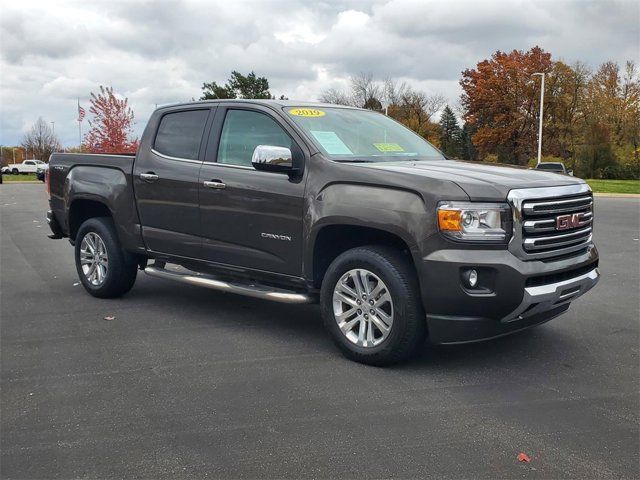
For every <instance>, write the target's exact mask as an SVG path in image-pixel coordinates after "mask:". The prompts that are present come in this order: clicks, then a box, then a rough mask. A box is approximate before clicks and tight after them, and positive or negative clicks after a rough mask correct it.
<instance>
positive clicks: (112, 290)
mask: <svg viewBox="0 0 640 480" xmlns="http://www.w3.org/2000/svg"><path fill="white" fill-rule="evenodd" d="M91 232H93V233H95V234H97V235H98V236H99V237H100V239H101V240H102V241H103V243H104V246H105V247H106V253H107V257H108V268H107V269H106V276H105V277H104V280H103V281H102V283H100V284H99V285H94V284H92V283H91V282H90V281H89V279H88V278H87V276H86V275H85V274H84V272H83V270H82V264H81V261H80V250H81V245H82V240H83V239H84V237H85V236H86V235H87V234H89V233H91ZM75 258H76V270H77V271H78V277H79V278H80V282H82V285H83V286H84V288H85V290H86V291H87V292H89V294H91V295H93V296H94V297H98V298H116V297H121V296H122V295H124V294H125V293H127V292H128V291H129V290H131V288H132V287H133V284H134V283H135V281H136V274H137V273H138V265H137V262H136V260H135V258H134V256H133V255H131V254H129V253H127V252H125V251H124V250H123V249H122V247H121V246H120V241H119V240H118V236H117V234H116V228H115V225H114V224H113V220H112V219H111V218H109V217H97V218H90V219H89V220H86V221H85V222H84V223H83V224H82V225H80V228H79V229H78V234H77V235H76V241H75Z"/></svg>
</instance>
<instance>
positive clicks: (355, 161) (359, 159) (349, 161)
mask: <svg viewBox="0 0 640 480" xmlns="http://www.w3.org/2000/svg"><path fill="white" fill-rule="evenodd" d="M336 161H337V162H340V163H372V162H373V160H364V159H362V158H351V159H348V160H336Z"/></svg>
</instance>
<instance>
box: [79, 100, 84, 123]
mask: <svg viewBox="0 0 640 480" xmlns="http://www.w3.org/2000/svg"><path fill="white" fill-rule="evenodd" d="M84 115H85V111H84V108H82V107H81V106H80V101H78V121H79V122H81V121H82V120H84Z"/></svg>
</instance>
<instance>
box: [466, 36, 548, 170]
mask: <svg viewBox="0 0 640 480" xmlns="http://www.w3.org/2000/svg"><path fill="white" fill-rule="evenodd" d="M551 66H552V62H551V54H549V53H547V52H545V51H544V50H542V49H541V48H539V47H533V48H532V49H531V50H529V51H528V52H523V51H520V50H513V51H512V52H511V53H503V52H501V51H497V52H496V53H494V54H493V55H492V56H491V58H490V59H488V60H483V61H481V62H479V63H478V64H477V66H476V68H475V69H467V70H465V71H464V72H463V73H462V79H461V80H460V85H461V87H462V90H463V94H462V97H461V103H462V106H463V107H464V111H465V114H464V119H465V121H466V122H468V123H469V124H471V125H472V126H473V127H474V128H475V129H476V132H475V134H474V136H473V142H474V144H475V146H476V148H477V149H478V151H479V154H480V155H481V156H482V157H484V156H486V155H487V154H489V153H493V154H498V156H499V157H500V159H501V160H503V161H506V162H508V163H516V164H520V165H526V164H527V162H528V160H529V157H530V156H531V155H532V154H533V153H534V152H535V145H536V137H537V128H536V127H537V111H538V108H539V106H538V105H539V103H538V95H539V92H540V90H539V89H540V83H539V82H536V81H535V80H534V79H533V78H532V75H533V74H534V73H537V72H545V73H548V72H549V71H550V69H551Z"/></svg>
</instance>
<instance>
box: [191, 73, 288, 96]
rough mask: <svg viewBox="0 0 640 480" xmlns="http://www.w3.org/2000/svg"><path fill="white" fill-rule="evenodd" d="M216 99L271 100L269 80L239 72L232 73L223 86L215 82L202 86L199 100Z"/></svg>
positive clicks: (253, 74)
mask: <svg viewBox="0 0 640 480" xmlns="http://www.w3.org/2000/svg"><path fill="white" fill-rule="evenodd" d="M283 97H284V96H283ZM283 97H281V99H282V98H283ZM217 98H261V99H271V98H274V97H273V96H272V95H271V93H270V92H269V80H267V79H266V78H265V77H258V76H256V74H255V73H254V72H251V73H249V74H248V75H242V74H241V73H240V72H236V71H233V72H231V77H229V80H228V81H227V83H226V84H225V85H222V86H221V85H218V84H217V83H216V82H211V83H203V84H202V97H200V100H213V99H217Z"/></svg>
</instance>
